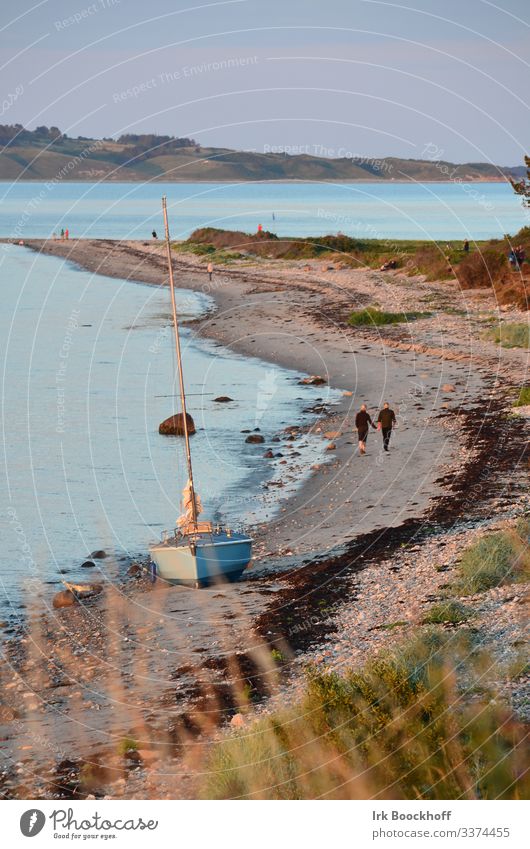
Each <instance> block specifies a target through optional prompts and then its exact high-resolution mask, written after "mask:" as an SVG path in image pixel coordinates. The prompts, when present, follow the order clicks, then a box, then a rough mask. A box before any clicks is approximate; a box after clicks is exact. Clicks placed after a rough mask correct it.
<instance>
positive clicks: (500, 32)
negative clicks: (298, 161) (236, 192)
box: [0, 0, 530, 165]
mask: <svg viewBox="0 0 530 849" xmlns="http://www.w3.org/2000/svg"><path fill="white" fill-rule="evenodd" d="M0 14H1V23H0V29H1V32H0V65H1V66H2V98H3V104H2V108H1V110H0V112H1V117H0V123H5V124H7V123H9V124H11V123H22V124H24V125H25V126H27V127H29V128H34V127H35V126H37V125H38V124H47V125H52V124H54V125H57V126H59V127H60V128H61V129H62V130H63V131H64V132H67V133H68V135H72V136H77V135H86V136H101V135H104V136H115V135H120V134H121V133H125V132H135V133H141V132H157V133H164V134H172V135H180V136H191V137H193V138H195V139H197V140H198V141H200V142H201V143H202V144H204V145H213V146H219V147H221V146H226V147H234V148H252V149H256V150H261V151H262V150H264V149H265V150H267V149H271V148H274V147H278V146H287V147H290V148H294V149H296V148H298V149H300V150H302V151H306V152H310V153H320V154H321V155H331V156H332V155H350V156H352V155H360V156H384V155H396V156H405V157H411V158H414V157H425V151H426V146H427V145H430V147H429V148H428V151H430V152H432V153H433V155H434V151H436V156H435V158H440V157H443V158H447V159H450V160H454V161H464V160H465V161H484V160H487V161H492V162H495V163H497V164H501V165H514V164H520V163H521V161H522V158H523V155H524V153H526V152H527V151H528V150H529V149H530V138H529V128H530V121H529V110H528V105H527V95H528V90H529V79H530V77H529V63H530V50H529V47H530V4H529V3H528V0H500V2H499V3H493V2H486V0H443V2H442V0H406V2H405V3H404V4H401V3H390V2H382V0H315V2H312V1H311V0H227V2H210V3H201V2H192V0H151V2H145V0H142V1H141V0H40V2H31V0H2V8H1V13H0Z"/></svg>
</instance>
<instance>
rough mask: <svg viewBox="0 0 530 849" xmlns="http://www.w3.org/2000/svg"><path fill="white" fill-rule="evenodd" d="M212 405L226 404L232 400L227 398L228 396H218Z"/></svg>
mask: <svg viewBox="0 0 530 849" xmlns="http://www.w3.org/2000/svg"><path fill="white" fill-rule="evenodd" d="M213 400H214V403H216V404H228V403H229V402H230V401H233V400H234V399H233V398H229V396H228V395H219V398H214V399H213Z"/></svg>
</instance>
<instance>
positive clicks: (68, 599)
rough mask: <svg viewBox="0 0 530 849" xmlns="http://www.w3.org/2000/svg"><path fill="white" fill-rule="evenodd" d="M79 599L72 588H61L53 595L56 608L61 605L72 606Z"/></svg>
mask: <svg viewBox="0 0 530 849" xmlns="http://www.w3.org/2000/svg"><path fill="white" fill-rule="evenodd" d="M76 601H77V599H76V597H75V595H74V594H73V593H71V592H70V590H61V591H60V592H58V593H55V595H54V597H53V606H54V607H55V608H59V607H72V606H73V605H74V604H75V603H76Z"/></svg>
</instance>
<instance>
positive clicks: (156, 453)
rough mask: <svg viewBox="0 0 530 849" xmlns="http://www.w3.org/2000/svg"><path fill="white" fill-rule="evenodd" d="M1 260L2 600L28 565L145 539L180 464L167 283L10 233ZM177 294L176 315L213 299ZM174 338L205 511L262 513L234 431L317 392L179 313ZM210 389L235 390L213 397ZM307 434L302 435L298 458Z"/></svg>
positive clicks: (282, 421)
mask: <svg viewBox="0 0 530 849" xmlns="http://www.w3.org/2000/svg"><path fill="white" fill-rule="evenodd" d="M0 273H1V276H2V301H3V303H2V310H1V312H0V347H1V357H2V363H3V376H2V421H3V432H2V438H3V449H4V450H3V462H2V474H1V486H0V501H1V513H2V517H3V519H4V521H3V529H4V533H3V542H2V549H1V566H0V579H1V581H2V586H3V594H2V596H3V599H2V597H0V604H1V603H2V600H3V602H4V604H8V605H14V606H15V607H16V605H17V603H18V602H19V601H20V598H21V596H22V594H23V591H24V588H25V587H26V588H27V582H28V580H29V579H30V578H32V577H34V576H38V578H39V580H43V581H48V582H51V583H53V582H57V581H58V579H59V577H60V575H59V570H67V571H68V574H69V577H71V578H73V579H74V580H75V579H78V580H79V579H83V580H86V579H87V574H88V575H89V576H90V573H87V572H86V571H85V570H81V569H80V564H81V563H82V562H83V560H84V559H85V558H86V556H87V555H88V554H89V552H90V551H92V550H94V549H97V548H104V549H106V550H107V551H109V552H111V553H113V554H115V555H116V556H119V555H126V554H133V555H135V554H139V553H146V551H147V546H148V545H149V543H150V542H151V541H153V540H154V539H158V537H159V534H160V530H161V529H162V528H165V527H172V526H173V524H174V521H175V518H176V516H177V514H178V512H179V510H178V503H179V498H180V492H181V489H182V487H183V486H184V484H185V469H184V462H183V456H182V453H181V452H182V441H181V440H179V439H176V438H171V437H169V438H168V437H162V436H160V435H159V434H158V425H159V423H160V422H161V421H162V420H163V419H164V418H166V417H167V416H168V415H171V414H172V413H173V412H175V409H176V407H175V401H174V398H173V397H165V396H168V395H171V394H172V393H174V392H175V391H176V389H175V373H174V366H173V358H172V351H173V344H174V343H173V338H172V333H171V328H170V325H169V315H168V313H169V292H168V290H167V289H164V290H161V289H158V288H157V287H153V286H147V285H143V284H133V283H130V282H125V281H120V280H115V279H110V278H105V277H101V276H96V275H91V274H89V273H88V272H84V271H81V270H78V269H77V268H76V267H75V266H73V265H72V264H70V263H67V262H63V261H62V260H59V259H56V258H53V257H45V256H40V255H38V254H34V253H32V252H30V251H29V250H27V249H25V248H21V247H18V246H14V245H2V246H0ZM178 300H179V304H180V309H181V311H182V312H183V313H184V314H186V315H188V316H190V317H191V316H197V315H199V314H201V313H202V312H203V311H204V310H205V309H208V308H209V307H210V306H211V302H210V301H209V299H208V298H206V297H205V296H204V295H198V294H195V293H190V292H184V291H179V293H178ZM183 347H184V360H185V370H186V377H187V387H188V391H189V410H190V412H191V414H192V415H193V417H194V419H195V422H196V425H197V427H198V433H197V434H196V435H195V436H194V437H193V439H192V450H193V456H194V471H195V475H196V482H197V487H198V490H199V492H200V494H201V496H202V499H203V503H204V506H205V509H206V511H207V514H208V516H209V517H210V518H213V519H214V520H217V519H220V518H223V519H225V520H228V521H229V522H235V520H236V519H239V520H249V519H250V518H251V512H250V511H251V509H252V510H256V509H257V511H258V513H260V510H261V511H262V512H261V517H262V518H263V516H264V515H265V514H264V512H263V511H265V510H270V509H272V507H271V505H269V506H267V505H264V503H263V501H262V500H261V498H260V497H258V493H259V492H260V491H263V489H262V484H263V482H264V480H265V479H266V477H267V476H270V475H271V474H277V472H278V470H277V469H276V470H275V471H274V472H273V471H271V465H270V462H269V461H266V460H264V459H263V446H259V445H258V446H252V445H246V444H245V443H244V439H245V437H244V435H242V434H241V433H240V431H241V430H242V429H247V428H248V429H254V428H256V427H260V428H261V430H262V431H263V433H264V434H265V435H271V434H272V433H274V432H275V431H276V430H278V429H280V428H282V427H285V425H287V424H292V423H293V422H294V421H296V420H300V419H302V420H303V419H304V416H303V415H302V414H301V409H302V407H303V406H306V405H307V404H308V403H309V404H311V403H313V402H314V401H315V399H316V398H317V397H320V396H323V397H326V395H327V392H326V390H325V389H324V390H323V389H322V388H321V387H319V388H318V389H317V388H315V387H304V388H303V389H302V388H301V387H300V386H298V385H297V379H298V377H299V375H298V373H297V374H296V375H295V374H294V373H293V372H289V371H286V370H284V369H280V368H276V367H274V366H271V365H269V364H265V363H263V362H261V361H260V360H257V359H248V358H243V357H239V356H237V355H235V354H232V353H231V352H229V351H228V350H226V349H224V348H222V347H219V346H216V345H214V344H212V343H208V342H206V341H203V340H198V339H197V338H195V337H194V335H193V334H192V332H191V331H190V330H189V329H184V332H183ZM328 392H329V390H328ZM219 395H228V396H230V397H231V398H233V399H235V402H234V404H216V403H214V401H213V399H214V398H215V397H217V396H219ZM301 396H303V400H302V399H301ZM297 399H298V400H297ZM307 418H308V416H306V419H307ZM206 426H207V430H206V429H205V427H206ZM297 447H298V444H297ZM301 450H302V452H303V451H304V449H303V448H302V449H301ZM316 450H320V448H319V447H318V448H317V446H316V444H314V443H310V442H309V444H308V445H307V447H306V449H305V451H306V452H307V453H306V456H305V463H306V467H307V468H309V466H310V463H311V462H312V461H313V459H312V458H314V456H315V454H314V452H315V451H316ZM301 460H302V461H304V456H302V458H301ZM281 468H285V467H281ZM106 562H107V561H105V563H106Z"/></svg>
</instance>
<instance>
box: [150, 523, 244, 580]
mask: <svg viewBox="0 0 530 849" xmlns="http://www.w3.org/2000/svg"><path fill="white" fill-rule="evenodd" d="M149 552H150V555H151V560H152V561H153V563H154V564H155V566H156V575H157V577H159V578H161V579H162V580H164V581H167V582H168V583H170V584H184V585H187V586H192V587H202V586H208V585H209V584H217V583H226V582H228V581H237V580H238V579H239V578H240V577H241V575H242V574H243V572H244V570H245V569H246V568H247V566H248V564H249V563H250V560H251V557H252V540H251V539H250V537H248V536H246V535H245V534H239V533H231V534H226V532H224V531H223V532H220V533H204V534H202V533H201V534H194V535H193V536H190V537H189V538H186V537H180V538H176V539H175V538H173V539H171V540H168V541H166V542H160V543H158V544H156V545H153V546H151V548H150V549H149Z"/></svg>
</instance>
